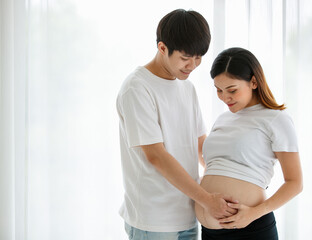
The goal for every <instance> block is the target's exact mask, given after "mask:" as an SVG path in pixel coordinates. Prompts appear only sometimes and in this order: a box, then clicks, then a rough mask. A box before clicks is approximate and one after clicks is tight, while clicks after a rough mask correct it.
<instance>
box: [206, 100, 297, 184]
mask: <svg viewBox="0 0 312 240" xmlns="http://www.w3.org/2000/svg"><path fill="white" fill-rule="evenodd" d="M274 152H298V144H297V137H296V132H295V128H294V124H293V122H292V119H291V118H290V116H289V115H288V114H287V113H286V112H285V110H283V111H281V110H273V109H268V108H266V107H264V106H263V105H261V104H257V105H254V106H251V107H248V108H245V109H243V110H241V111H238V112H237V113H232V112H230V111H228V112H225V113H223V114H221V115H220V116H219V118H218V119H217V120H216V122H215V124H214V126H213V127H212V130H211V132H210V134H209V136H208V137H207V138H206V140H205V142H204V145H203V157H204V160H205V163H206V169H205V175H222V176H227V177H232V178H237V179H240V180H244V181H247V182H250V183H253V184H256V185H258V186H260V187H261V188H264V189H265V188H267V187H268V185H269V183H270V181H271V178H272V177H273V174H274V164H275V163H276V161H277V159H276V157H275V155H274Z"/></svg>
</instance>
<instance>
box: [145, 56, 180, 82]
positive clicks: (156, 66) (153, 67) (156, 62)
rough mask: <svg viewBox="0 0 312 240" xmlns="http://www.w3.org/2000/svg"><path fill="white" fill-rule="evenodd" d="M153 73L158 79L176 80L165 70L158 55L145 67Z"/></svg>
mask: <svg viewBox="0 0 312 240" xmlns="http://www.w3.org/2000/svg"><path fill="white" fill-rule="evenodd" d="M144 67H145V68H146V69H147V70H149V71H150V72H151V73H153V74H154V75H156V76H157V77H160V78H163V79H167V80H175V79H176V78H175V77H174V76H172V75H171V74H170V73H169V71H168V70H167V69H166V68H165V66H164V64H163V62H162V59H161V57H160V56H159V55H158V54H157V55H156V56H155V57H154V58H153V60H152V61H150V62H149V63H148V64H146V65H145V66H144Z"/></svg>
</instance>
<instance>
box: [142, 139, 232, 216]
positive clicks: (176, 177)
mask: <svg viewBox="0 0 312 240" xmlns="http://www.w3.org/2000/svg"><path fill="white" fill-rule="evenodd" d="M141 147H142V150H143V152H144V153H145V155H146V158H147V159H148V161H149V162H150V163H151V164H152V165H153V166H154V167H155V168H156V169H157V170H158V171H159V172H160V173H161V174H162V175H163V176H164V177H165V178H166V179H167V180H168V181H169V182H170V183H171V184H172V185H174V186H175V187H176V188H177V189H179V190H180V191H181V192H183V193H184V194H186V195H187V196H189V197H190V198H191V199H193V200H194V201H196V202H197V203H198V204H200V205H201V206H202V207H203V208H204V209H205V210H206V211H209V213H210V214H211V215H212V216H213V217H215V218H216V219H220V218H224V217H225V216H231V215H232V214H235V213H236V210H235V209H232V208H230V207H229V206H228V205H227V202H236V201H234V200H233V199H231V198H230V197H227V196H223V195H222V194H217V193H216V194H212V193H208V192H207V191H205V189H203V188H202V187H201V186H200V185H199V184H198V183H197V182H196V181H195V180H194V179H193V178H192V177H191V176H190V175H189V174H188V173H187V172H186V170H185V169H184V168H183V167H182V166H181V165H180V163H179V162H178V161H177V160H176V159H175V158H174V157H173V156H172V155H170V154H169V153H168V152H167V150H166V149H165V147H164V145H163V143H156V144H151V145H144V146H141Z"/></svg>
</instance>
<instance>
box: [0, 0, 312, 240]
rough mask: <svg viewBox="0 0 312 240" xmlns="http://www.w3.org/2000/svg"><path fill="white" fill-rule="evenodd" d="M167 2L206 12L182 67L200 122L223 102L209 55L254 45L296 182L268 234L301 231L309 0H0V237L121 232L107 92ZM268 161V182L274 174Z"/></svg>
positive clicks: (304, 227)
mask: <svg viewBox="0 0 312 240" xmlns="http://www.w3.org/2000/svg"><path fill="white" fill-rule="evenodd" d="M176 8H185V9H190V8H192V9H194V10H197V11H199V12H200V13H202V14H203V15H204V16H205V17H206V19H207V20H208V22H209V24H210V27H211V31H212V44H211V47H210V49H209V51H208V53H207V55H206V56H205V57H204V59H203V62H202V64H201V66H200V67H199V68H198V69H197V70H196V71H195V72H194V73H193V74H192V76H191V80H192V82H193V83H194V84H195V86H196V88H197V92H198V95H199V100H200V104H201V108H202V111H203V115H204V117H205V120H206V123H207V126H208V128H209V127H210V126H211V124H212V123H213V121H214V120H215V118H216V117H217V116H218V115H219V114H220V113H221V112H223V111H224V110H225V108H224V106H223V104H222V103H221V102H220V101H219V100H218V99H217V97H216V94H215V90H214V88H213V86H212V85H213V84H212V80H211V79H210V76H209V69H210V66H211V62H212V60H213V58H214V57H215V56H216V55H217V54H218V53H219V52H220V51H221V50H223V49H224V48H227V47H233V46H240V47H245V48H248V49H250V50H251V51H252V52H254V53H255V55H256V56H257V57H258V59H259V60H260V62H261V63H262V66H263V68H264V71H265V73H266V77H267V80H268V82H269V85H270V86H271V89H272V91H273V93H274V95H275V96H276V98H277V100H278V102H285V103H286V105H287V106H288V109H289V112H290V113H291V115H292V117H293V119H294V121H295V124H296V128H297V131H298V138H299V144H300V155H301V158H302V165H303V170H304V191H303V192H302V193H301V194H300V195H299V196H298V197H297V198H295V199H294V200H292V201H291V202H290V203H288V204H287V205H286V206H284V207H282V208H281V209H279V210H278V211H276V218H277V223H278V229H279V234H280V239H282V240H283V239H292V240H293V239H306V236H309V235H311V234H312V230H311V228H310V227H309V225H308V223H309V219H308V216H309V214H311V213H312V208H311V204H310V202H311V201H312V199H311V198H312V188H311V183H312V181H311V176H309V171H311V170H312V166H311V163H310V162H311V161H310V159H311V155H312V150H311V147H310V146H309V140H310V139H311V137H312V128H311V122H312V111H311V110H310V109H311V106H309V90H310V89H312V83H311V80H310V79H311V76H312V70H311V67H310V66H311V62H312V61H311V60H312V59H311V58H312V57H311V56H312V50H311V49H312V48H311V47H310V43H311V42H312V31H311V29H312V3H310V1H309V0H276V1H275V0H274V1H273V0H249V1H248V0H247V1H246V0H235V1H234V0H214V1H213V0H210V1H200V0H196V1H186V0H180V1H165V0H160V1H144V0H134V1H101V0H90V1H83V0H27V1H25V0H0V53H1V57H0V71H1V72H0V73H1V74H0V240H39V239H40V240H50V239H51V240H52V239H53V240H54V239H58V240H67V239H75V240H79V239H87V240H92V239H96V240H98V239H105V240H110V239H126V236H125V233H124V229H123V221H122V219H121V218H120V217H119V215H118V209H119V206H120V205H121V202H122V198H123V183H122V175H121V169H120V157H119V135H118V118H117V113H116V110H115V99H116V96H117V93H118V90H119V87H120V85H121V83H122V81H123V80H124V78H125V77H126V76H127V75H128V74H129V73H130V72H131V71H132V70H133V69H134V68H135V67H136V66H138V65H144V64H146V63H147V62H148V61H150V60H151V59H152V58H153V57H154V55H155V53H156V37H155V35H156V34H155V32H156V27H157V24H158V21H159V20H160V18H161V17H162V16H164V15H165V14H166V13H168V12H169V11H171V10H173V9H176ZM282 180H283V179H282V175H281V171H280V169H279V166H277V167H276V175H275V178H274V180H273V182H272V184H271V186H270V189H269V190H268V195H270V194H272V193H273V192H274V191H275V190H276V189H277V187H278V186H279V184H281V182H282Z"/></svg>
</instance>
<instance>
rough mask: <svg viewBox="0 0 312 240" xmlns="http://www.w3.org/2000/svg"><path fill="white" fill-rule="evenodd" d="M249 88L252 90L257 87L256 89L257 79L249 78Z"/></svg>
mask: <svg viewBox="0 0 312 240" xmlns="http://www.w3.org/2000/svg"><path fill="white" fill-rule="evenodd" d="M250 82H251V84H252V85H251V87H252V89H256V88H257V87H258V81H257V79H256V77H255V76H252V78H251V81H250Z"/></svg>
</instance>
